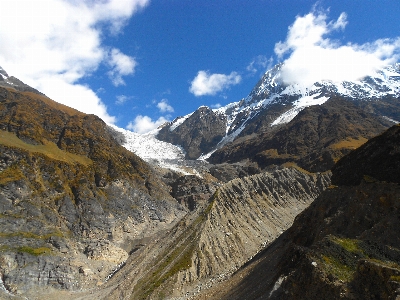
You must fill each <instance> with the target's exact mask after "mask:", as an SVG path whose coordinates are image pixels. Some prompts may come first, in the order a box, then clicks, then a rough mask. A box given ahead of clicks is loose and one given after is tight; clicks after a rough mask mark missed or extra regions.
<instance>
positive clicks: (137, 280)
mask: <svg viewBox="0 0 400 300" xmlns="http://www.w3.org/2000/svg"><path fill="white" fill-rule="evenodd" d="M329 184H330V173H329V172H328V173H324V174H308V173H305V172H303V171H302V170H299V169H295V168H291V169H282V170H277V171H275V172H273V173H264V174H257V175H253V176H249V177H246V178H243V179H239V178H237V179H235V180H232V181H230V182H229V183H227V184H226V185H223V186H221V187H220V188H218V189H217V191H216V192H215V193H214V195H213V196H212V197H211V198H210V200H209V201H207V202H206V203H203V205H202V207H201V208H202V209H200V210H195V211H193V212H192V213H190V214H188V215H187V216H185V218H183V219H182V220H181V221H180V222H179V223H178V224H177V225H176V226H175V227H173V228H172V229H171V230H170V231H169V232H168V233H167V234H166V235H165V236H164V237H160V238H159V239H158V240H156V241H154V242H152V243H149V245H147V246H146V247H143V248H142V249H140V250H138V251H136V252H135V253H133V254H132V255H131V256H130V258H129V260H128V261H127V262H126V265H125V267H124V269H122V270H121V274H119V275H116V276H119V277H115V278H112V279H111V280H110V281H109V282H108V283H107V285H106V287H107V290H109V291H111V292H110V293H109V294H107V295H104V291H102V294H100V293H98V294H96V295H95V297H96V296H98V297H101V298H102V299H103V297H104V299H121V298H122V299H125V298H129V297H130V299H160V298H161V299H176V298H183V299H187V298H189V297H192V296H194V295H196V294H198V293H199V292H200V291H201V290H207V289H209V288H211V287H212V286H214V285H215V284H216V283H217V282H219V281H221V280H223V279H226V278H228V277H229V276H230V275H231V274H232V273H233V272H235V271H236V270H238V269H239V268H240V267H241V266H243V265H244V264H245V263H246V262H247V261H248V260H249V259H251V258H252V257H253V256H254V255H255V254H256V253H257V252H258V251H260V249H262V248H263V247H265V246H266V245H269V244H270V243H272V242H273V241H274V240H275V239H276V238H277V237H278V236H279V235H280V234H281V232H282V231H284V230H285V229H287V228H288V227H289V226H290V225H291V223H292V222H293V219H294V217H295V216H296V215H297V214H298V213H299V212H300V211H302V210H303V209H304V208H306V207H307V206H308V205H309V204H310V203H311V202H312V201H313V199H315V198H316V197H317V196H318V195H319V194H320V193H321V192H322V191H323V190H324V189H325V188H327V187H328V186H329Z"/></svg>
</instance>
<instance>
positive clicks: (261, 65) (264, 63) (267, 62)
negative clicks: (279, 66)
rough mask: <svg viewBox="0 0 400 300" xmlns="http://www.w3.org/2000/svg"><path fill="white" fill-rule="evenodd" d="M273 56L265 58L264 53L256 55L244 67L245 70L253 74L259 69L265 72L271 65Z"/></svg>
mask: <svg viewBox="0 0 400 300" xmlns="http://www.w3.org/2000/svg"><path fill="white" fill-rule="evenodd" d="M272 62H273V58H272V57H270V58H267V57H266V56H264V55H258V56H257V57H255V58H254V59H253V60H252V61H251V63H250V64H249V65H248V66H247V67H246V70H247V71H248V72H250V73H252V74H253V75H254V74H255V73H257V72H258V71H259V70H260V69H262V70H261V71H262V72H265V71H266V70H267V69H269V67H270V66H271V65H272Z"/></svg>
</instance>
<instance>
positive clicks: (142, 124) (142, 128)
mask: <svg viewBox="0 0 400 300" xmlns="http://www.w3.org/2000/svg"><path fill="white" fill-rule="evenodd" d="M165 122H168V119H166V118H165V117H160V118H158V119H157V120H156V121H153V120H152V119H151V118H150V117H148V116H142V115H138V116H136V118H135V120H133V121H131V122H129V124H128V125H127V126H126V129H129V130H132V131H135V132H137V133H147V132H149V131H151V130H153V129H156V128H158V127H159V126H160V125H162V124H164V123H165Z"/></svg>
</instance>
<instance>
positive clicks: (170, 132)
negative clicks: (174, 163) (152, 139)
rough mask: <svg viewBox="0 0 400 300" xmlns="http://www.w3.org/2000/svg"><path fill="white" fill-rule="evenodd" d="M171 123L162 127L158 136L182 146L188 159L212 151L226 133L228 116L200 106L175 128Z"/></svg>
mask: <svg viewBox="0 0 400 300" xmlns="http://www.w3.org/2000/svg"><path fill="white" fill-rule="evenodd" d="M171 125H172V124H169V125H167V126H165V127H164V128H162V129H161V130H160V132H159V134H158V136H157V138H158V139H160V140H162V141H165V142H169V143H171V144H174V145H180V146H182V148H183V149H185V151H186V158H187V159H197V158H198V157H199V156H200V155H202V154H203V153H204V154H206V153H208V152H210V151H211V150H212V149H214V147H215V146H216V145H217V144H218V142H219V141H220V140H221V139H222V138H223V137H224V136H225V133H226V132H225V131H226V117H225V116H223V115H219V114H216V113H215V112H213V111H212V110H211V109H209V108H208V107H200V108H199V109H198V110H196V111H195V112H194V113H193V114H192V115H191V116H189V117H188V118H187V119H186V120H184V121H183V123H182V124H181V125H180V126H178V127H177V128H175V129H174V128H171Z"/></svg>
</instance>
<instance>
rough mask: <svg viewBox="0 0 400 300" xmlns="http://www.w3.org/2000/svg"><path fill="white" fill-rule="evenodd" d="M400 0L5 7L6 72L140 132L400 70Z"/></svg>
mask: <svg viewBox="0 0 400 300" xmlns="http://www.w3.org/2000/svg"><path fill="white" fill-rule="evenodd" d="M399 15H400V1H398V0H379V1H373V0H321V1H318V2H316V1H306V0H286V1H283V0H252V1H248V0H191V1H187V0H86V1H84V0H35V1H32V0H1V1H0V66H1V67H3V68H4V69H5V70H6V71H7V73H8V74H9V75H12V76H15V77H17V78H19V79H20V80H22V81H23V82H25V83H26V84H29V85H30V86H32V87H34V88H36V89H38V90H39V91H41V92H43V93H44V94H46V95H47V96H48V97H50V98H51V99H53V100H55V101H57V102H60V103H63V104H65V105H68V106H71V107H74V108H76V109H78V110H80V111H83V112H85V113H92V114H96V115H98V116H99V117H101V118H102V119H103V120H104V121H105V122H107V123H110V124H115V125H117V126H119V127H122V128H126V129H129V130H132V131H136V132H139V133H145V132H147V131H149V130H152V129H154V128H156V127H157V126H159V125H161V124H162V123H164V122H166V121H172V120H173V119H175V118H176V117H178V116H183V115H186V114H189V113H191V112H193V111H194V110H196V109H197V108H198V107H200V106H202V105H206V106H209V107H211V108H218V107H220V106H224V105H226V104H228V103H231V102H236V101H239V100H241V99H242V98H245V97H246V96H247V95H248V94H249V93H250V91H251V89H252V88H253V87H254V86H255V85H256V83H257V81H258V80H259V79H260V78H261V76H262V75H263V74H264V72H265V71H266V70H267V69H268V68H271V67H272V66H274V65H275V64H277V63H280V62H284V67H283V68H282V78H283V80H284V81H285V82H286V83H288V84H293V83H299V84H304V85H311V84H312V83H314V82H315V81H318V80H321V79H324V80H332V81H342V80H354V79H359V78H362V77H363V76H365V75H367V74H368V73H370V72H371V71H374V70H377V69H379V68H382V67H384V66H386V65H388V64H393V63H396V62H399V56H400V22H398V16H399Z"/></svg>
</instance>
